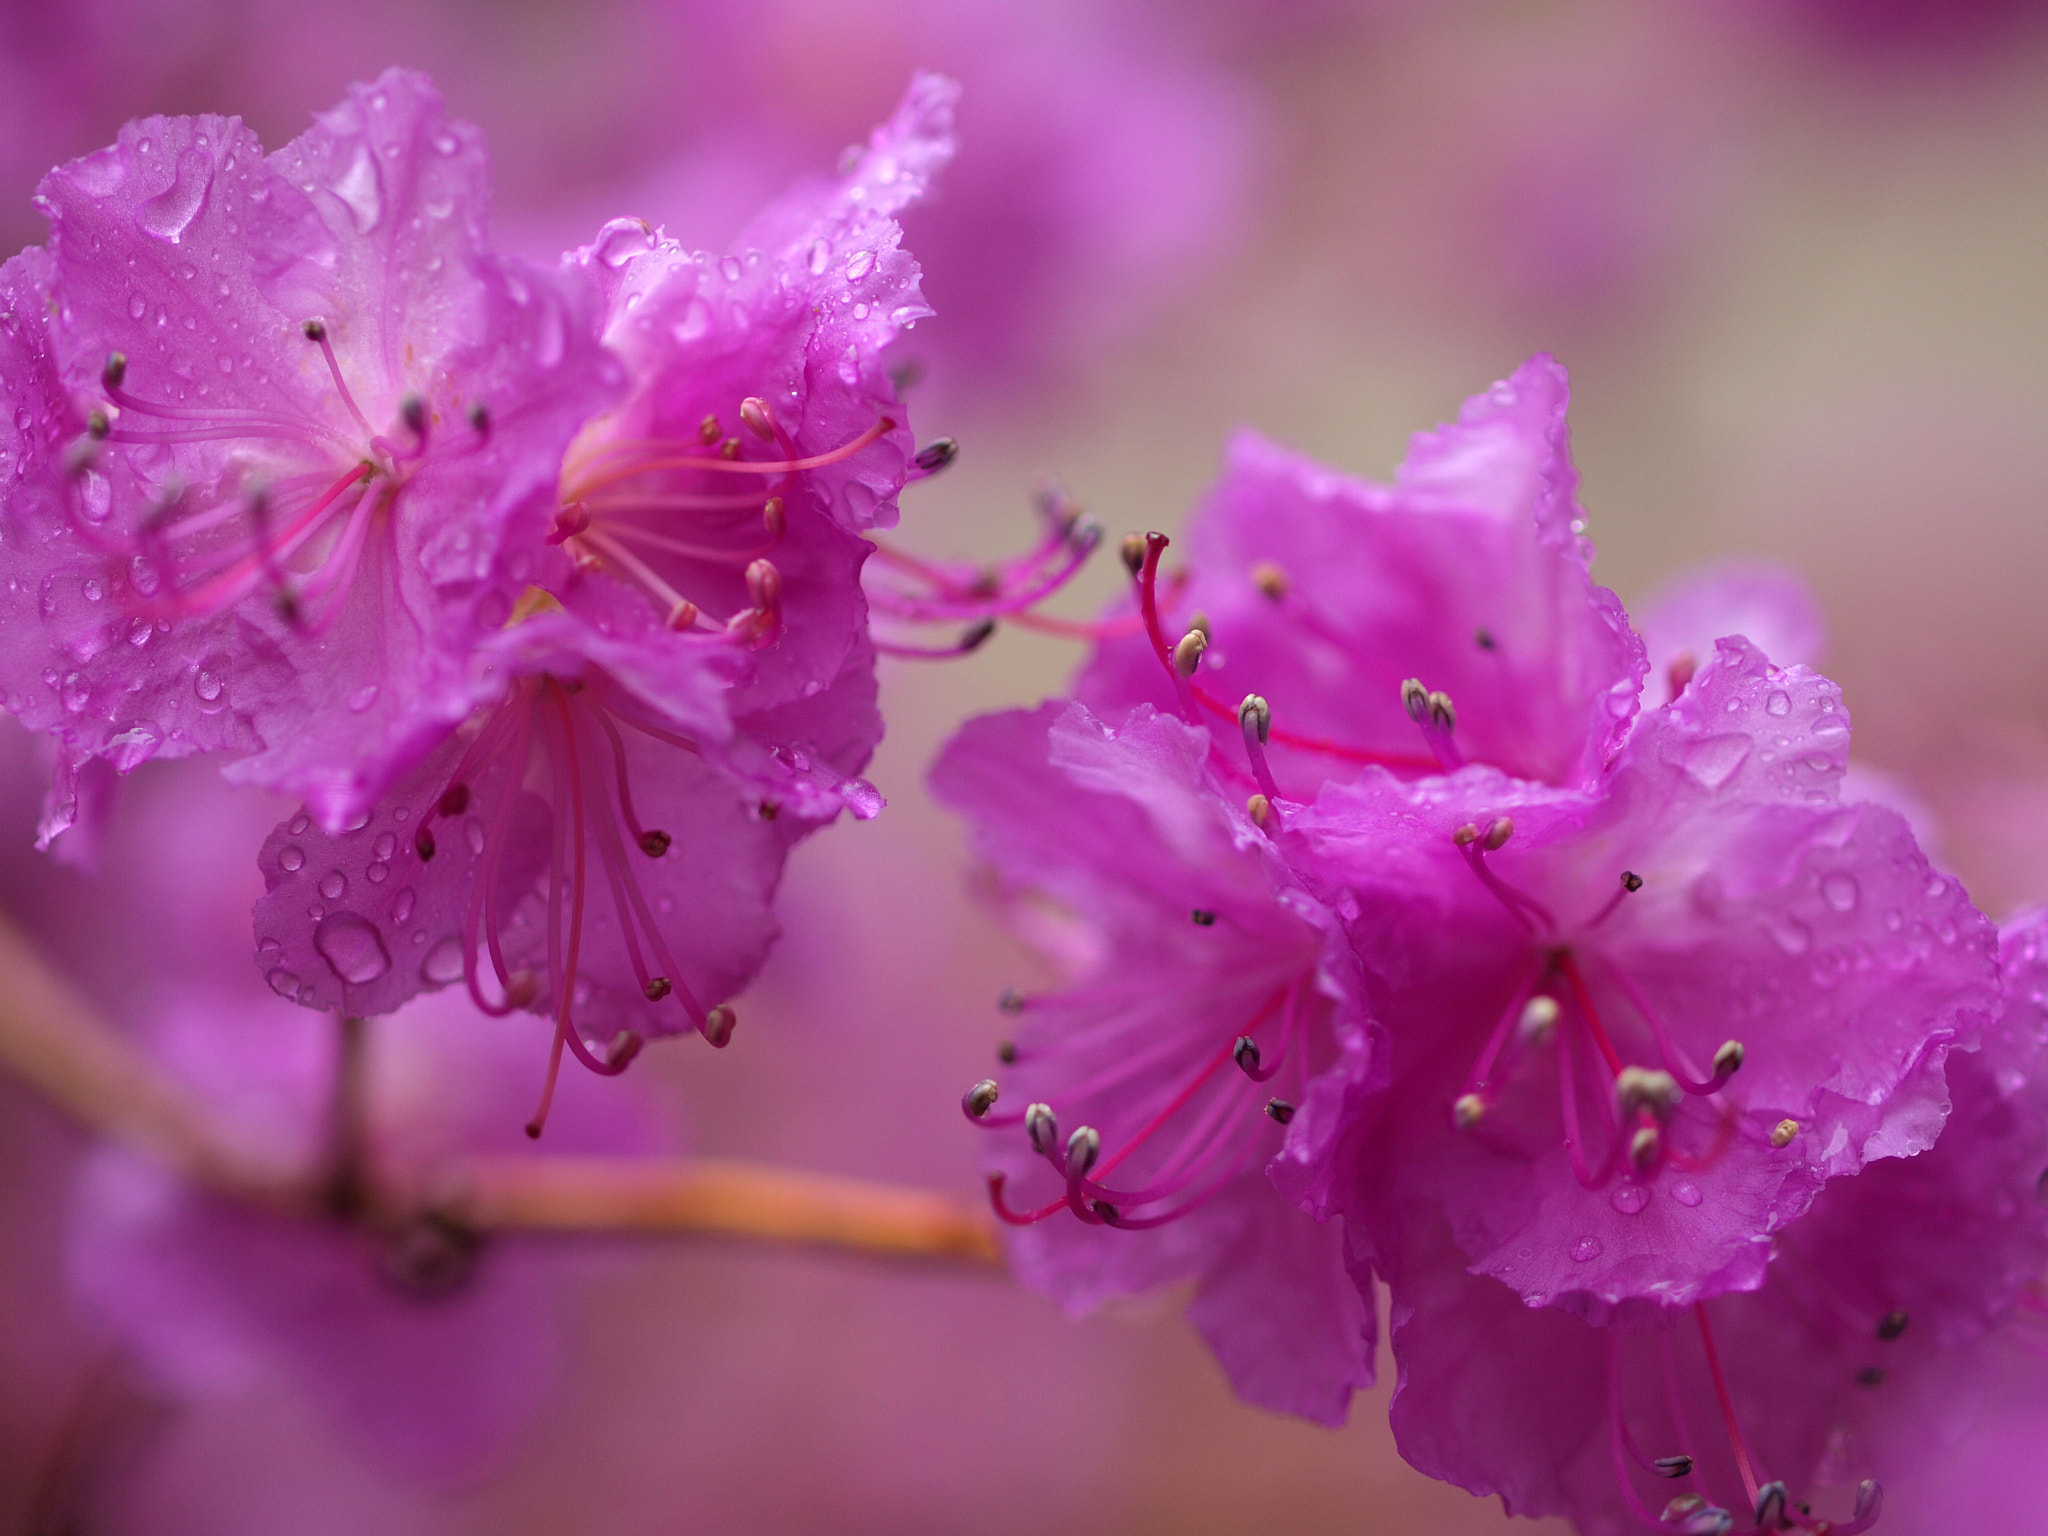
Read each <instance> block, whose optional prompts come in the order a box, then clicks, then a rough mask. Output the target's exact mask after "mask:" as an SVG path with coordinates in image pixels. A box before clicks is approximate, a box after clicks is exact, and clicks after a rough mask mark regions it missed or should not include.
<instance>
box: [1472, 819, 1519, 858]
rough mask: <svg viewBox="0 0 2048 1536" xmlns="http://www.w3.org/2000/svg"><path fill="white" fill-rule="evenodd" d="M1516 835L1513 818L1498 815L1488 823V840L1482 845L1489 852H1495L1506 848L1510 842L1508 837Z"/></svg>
mask: <svg viewBox="0 0 2048 1536" xmlns="http://www.w3.org/2000/svg"><path fill="white" fill-rule="evenodd" d="M1514 835H1515V824H1514V822H1513V820H1512V819H1510V818H1509V817H1506V816H1496V817H1494V818H1493V820H1491V821H1489V822H1488V823H1487V824H1486V841H1485V842H1484V843H1482V844H1481V845H1480V846H1481V847H1483V848H1485V850H1486V851H1487V852H1488V853H1495V852H1498V851H1499V850H1500V849H1502V848H1505V847H1506V846H1507V844H1508V839H1509V838H1511V837H1513V836H1514Z"/></svg>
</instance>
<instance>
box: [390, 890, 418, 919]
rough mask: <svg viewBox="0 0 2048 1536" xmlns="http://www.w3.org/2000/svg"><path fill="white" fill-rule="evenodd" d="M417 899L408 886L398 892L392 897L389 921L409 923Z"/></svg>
mask: <svg viewBox="0 0 2048 1536" xmlns="http://www.w3.org/2000/svg"><path fill="white" fill-rule="evenodd" d="M418 899H419V898H418V897H417V896H415V895H414V894H413V889H412V887H411V886H409V885H408V886H407V887H406V888H405V889H404V890H402V891H400V892H399V893H398V894H397V895H396V896H394V897H392V898H391V921H392V922H394V923H403V922H407V921H409V920H410V919H411V917H412V906H413V903H414V902H415V901H417V900H418Z"/></svg>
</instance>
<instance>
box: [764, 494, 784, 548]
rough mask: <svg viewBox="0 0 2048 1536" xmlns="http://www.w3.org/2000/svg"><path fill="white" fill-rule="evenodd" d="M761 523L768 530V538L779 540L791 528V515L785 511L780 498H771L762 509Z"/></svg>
mask: <svg viewBox="0 0 2048 1536" xmlns="http://www.w3.org/2000/svg"><path fill="white" fill-rule="evenodd" d="M761 523H762V526H764V527H765V528H767V530H768V537H769V538H771V539H779V538H781V537H782V535H783V532H784V530H785V529H787V528H788V527H789V515H788V513H787V512H786V511H785V510H784V508H783V505H782V498H781V497H780V496H770V497H769V498H768V500H767V501H766V502H765V503H764V504H763V505H762V507H761Z"/></svg>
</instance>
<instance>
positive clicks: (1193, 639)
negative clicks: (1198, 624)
mask: <svg viewBox="0 0 2048 1536" xmlns="http://www.w3.org/2000/svg"><path fill="white" fill-rule="evenodd" d="M1208 648H1209V639H1208V637H1207V636H1206V635H1204V634H1203V633H1202V632H1201V631H1200V630H1199V629H1191V630H1189V631H1188V632H1187V633H1186V634H1184V635H1182V636H1181V637H1180V639H1179V641H1177V642H1176V643H1175V645H1174V647H1173V670H1174V671H1176V672H1178V673H1179V674H1180V675H1181V676H1182V677H1193V676H1194V675H1195V669H1196V668H1197V667H1199V666H1201V664H1202V652H1203V651H1205V650H1207V649H1208Z"/></svg>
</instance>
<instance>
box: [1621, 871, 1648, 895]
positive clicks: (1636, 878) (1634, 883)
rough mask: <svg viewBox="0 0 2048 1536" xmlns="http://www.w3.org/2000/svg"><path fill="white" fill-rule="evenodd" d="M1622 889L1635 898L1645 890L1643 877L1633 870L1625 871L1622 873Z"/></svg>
mask: <svg viewBox="0 0 2048 1536" xmlns="http://www.w3.org/2000/svg"><path fill="white" fill-rule="evenodd" d="M1621 888H1622V889H1623V890H1624V891H1627V892H1628V893H1629V894H1630V895H1631V896H1633V895H1634V894H1635V893H1636V892H1637V891H1640V890H1641V889H1642V888H1643V877H1642V876H1641V875H1639V874H1637V873H1636V872H1635V871H1634V870H1632V869H1624V870H1623V871H1622V872H1621Z"/></svg>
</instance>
